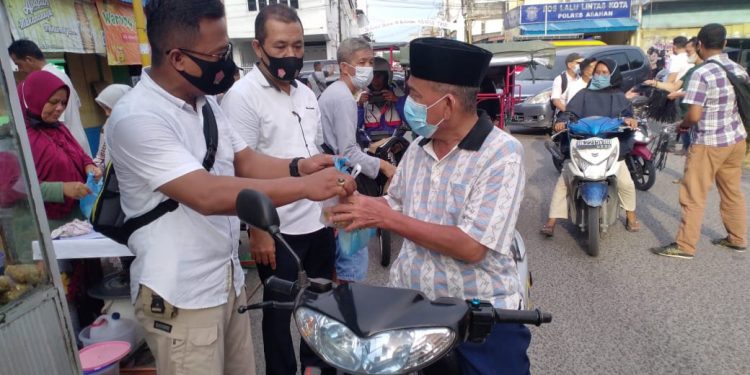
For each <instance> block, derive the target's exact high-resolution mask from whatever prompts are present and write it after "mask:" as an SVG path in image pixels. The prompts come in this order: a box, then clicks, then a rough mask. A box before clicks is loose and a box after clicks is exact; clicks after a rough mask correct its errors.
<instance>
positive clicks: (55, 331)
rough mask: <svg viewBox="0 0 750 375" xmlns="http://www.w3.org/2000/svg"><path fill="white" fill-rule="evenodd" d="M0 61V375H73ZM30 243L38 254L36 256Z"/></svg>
mask: <svg viewBox="0 0 750 375" xmlns="http://www.w3.org/2000/svg"><path fill="white" fill-rule="evenodd" d="M0 12H5V9H4V8H3V7H0ZM0 16H1V17H0V45H2V46H8V45H10V43H11V36H10V29H9V27H8V24H7V17H5V15H2V14H0ZM0 62H1V64H0V347H1V348H3V349H2V350H0V374H80V373H81V372H80V366H79V362H78V355H77V353H78V352H77V349H76V347H75V342H74V340H73V337H72V334H71V332H72V328H71V322H70V317H69V315H68V313H67V303H66V301H65V298H64V293H63V288H62V283H61V280H60V276H59V273H58V269H57V262H56V260H55V258H54V252H53V251H51V249H52V247H51V241H50V235H49V230H48V227H47V225H48V224H47V220H46V218H45V215H44V208H43V203H42V200H41V192H40V189H39V184H38V182H37V178H36V171H35V169H34V165H33V158H32V156H31V152H30V148H29V142H28V139H27V135H26V127H25V121H24V118H23V112H22V111H21V106H20V103H19V100H18V95H17V92H16V83H15V82H14V80H13V75H12V72H11V61H10V57H9V56H8V53H7V50H6V48H5V47H3V48H2V49H0ZM32 245H35V246H36V247H37V248H38V249H39V250H41V251H40V252H38V253H37V254H36V256H35V255H34V251H33V248H34V247H33V246H32Z"/></svg>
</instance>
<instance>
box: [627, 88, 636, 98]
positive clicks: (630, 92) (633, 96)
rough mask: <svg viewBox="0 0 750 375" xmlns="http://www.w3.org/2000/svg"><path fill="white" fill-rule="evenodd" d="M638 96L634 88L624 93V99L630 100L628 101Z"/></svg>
mask: <svg viewBox="0 0 750 375" xmlns="http://www.w3.org/2000/svg"><path fill="white" fill-rule="evenodd" d="M638 95H639V94H638V92H637V91H635V88H631V89H630V90H628V92H626V93H625V99H628V100H630V99H633V98H635V97H636V96H638Z"/></svg>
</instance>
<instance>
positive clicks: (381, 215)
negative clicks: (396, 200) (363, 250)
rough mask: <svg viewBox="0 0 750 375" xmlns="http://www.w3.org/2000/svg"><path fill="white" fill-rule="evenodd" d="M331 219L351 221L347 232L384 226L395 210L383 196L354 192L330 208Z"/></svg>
mask: <svg viewBox="0 0 750 375" xmlns="http://www.w3.org/2000/svg"><path fill="white" fill-rule="evenodd" d="M330 212H331V214H332V216H331V221H333V222H334V223H337V222H344V223H349V224H348V225H347V227H346V228H344V230H346V231H347V232H349V231H353V230H355V229H361V228H383V227H384V226H385V225H386V223H387V220H388V219H387V218H388V214H390V213H393V212H394V211H393V210H392V209H391V207H390V206H388V203H386V202H385V200H383V198H376V197H368V196H364V195H361V194H354V195H352V196H351V197H349V198H347V199H342V200H341V204H339V205H336V206H333V207H332V208H331V209H330Z"/></svg>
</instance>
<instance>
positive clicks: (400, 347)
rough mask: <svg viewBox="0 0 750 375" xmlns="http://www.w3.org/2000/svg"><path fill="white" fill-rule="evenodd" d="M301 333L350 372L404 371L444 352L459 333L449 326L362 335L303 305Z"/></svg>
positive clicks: (298, 313) (298, 316)
mask: <svg viewBox="0 0 750 375" xmlns="http://www.w3.org/2000/svg"><path fill="white" fill-rule="evenodd" d="M294 318H295V321H296V323H297V328H298V329H299V331H300V335H301V336H302V338H303V339H304V340H305V341H306V342H307V344H308V345H310V347H312V348H313V349H314V350H315V351H316V352H317V353H318V354H319V355H320V356H321V357H322V358H323V360H325V361H326V362H328V363H329V364H331V365H333V366H335V367H338V368H340V369H342V370H344V371H347V372H353V373H367V374H384V375H385V374H401V373H406V372H410V371H412V370H413V369H415V368H417V367H421V366H423V365H424V364H425V363H428V362H431V361H432V360H434V359H436V358H438V357H439V356H441V355H443V354H444V353H445V352H446V351H447V350H449V349H450V348H451V347H452V345H453V342H454V340H455V338H456V333H455V332H454V331H453V330H451V329H448V328H414V329H400V330H394V331H387V332H383V333H379V334H377V335H375V336H372V337H369V338H361V337H359V336H357V335H356V334H354V332H352V331H351V330H350V329H349V328H347V327H346V326H345V325H343V324H341V323H340V322H338V321H336V320H334V319H331V318H330V317H328V316H327V315H324V314H321V313H319V312H317V311H314V310H311V309H308V308H305V307H300V308H298V309H297V310H296V311H295V313H294Z"/></svg>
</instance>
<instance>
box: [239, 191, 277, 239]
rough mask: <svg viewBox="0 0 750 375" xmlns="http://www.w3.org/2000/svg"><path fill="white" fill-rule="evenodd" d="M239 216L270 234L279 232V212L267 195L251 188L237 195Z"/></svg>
mask: <svg viewBox="0 0 750 375" xmlns="http://www.w3.org/2000/svg"><path fill="white" fill-rule="evenodd" d="M236 208H237V216H238V217H239V218H240V220H242V221H244V222H246V223H248V224H250V225H252V226H254V227H256V228H258V229H262V230H264V231H266V232H268V233H270V234H277V233H279V222H280V221H279V214H278V212H276V207H274V205H273V202H271V199H269V198H268V196H267V195H265V194H263V193H261V192H259V191H255V190H250V189H245V190H242V191H241V192H240V193H239V194H238V195H237V203H236Z"/></svg>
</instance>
